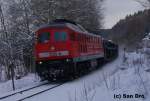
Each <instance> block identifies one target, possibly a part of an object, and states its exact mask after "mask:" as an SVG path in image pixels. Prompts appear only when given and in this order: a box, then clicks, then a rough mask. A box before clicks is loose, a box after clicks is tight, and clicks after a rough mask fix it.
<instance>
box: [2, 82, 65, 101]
mask: <svg viewBox="0 0 150 101" xmlns="http://www.w3.org/2000/svg"><path fill="white" fill-rule="evenodd" d="M61 85H63V84H56V85H49V83H44V84H41V85H38V86H35V87H31V88H28V89H25V90H22V91H18V92H15V93H12V94H9V95H6V96H3V97H0V101H23V100H26V99H28V98H31V97H33V96H36V95H39V94H41V93H44V92H46V91H49V90H52V89H54V88H56V87H58V86H61Z"/></svg>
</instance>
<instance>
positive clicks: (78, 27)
mask: <svg viewBox="0 0 150 101" xmlns="http://www.w3.org/2000/svg"><path fill="white" fill-rule="evenodd" d="M48 27H67V28H70V29H72V30H74V31H77V32H79V33H84V34H87V35H92V36H99V37H100V35H95V34H92V33H89V32H88V31H86V30H85V29H84V28H83V27H82V26H81V25H79V24H73V23H69V22H62V23H55V22H54V23H51V24H46V25H42V26H41V27H40V28H38V30H39V29H43V28H48Z"/></svg>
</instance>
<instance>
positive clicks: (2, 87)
mask: <svg viewBox="0 0 150 101" xmlns="http://www.w3.org/2000/svg"><path fill="white" fill-rule="evenodd" d="M14 82H15V89H16V91H18V90H21V89H25V88H30V87H32V86H36V85H38V84H40V81H39V79H37V77H36V76H35V75H34V74H28V75H27V76H26V77H23V78H22V79H19V80H15V81H14ZM13 92H14V91H13V88H12V81H11V80H9V81H7V82H2V83H0V96H4V95H7V94H10V93H13Z"/></svg>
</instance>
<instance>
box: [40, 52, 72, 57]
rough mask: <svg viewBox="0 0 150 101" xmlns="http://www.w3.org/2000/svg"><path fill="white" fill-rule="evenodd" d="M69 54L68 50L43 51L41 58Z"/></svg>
mask: <svg viewBox="0 0 150 101" xmlns="http://www.w3.org/2000/svg"><path fill="white" fill-rule="evenodd" d="M66 55H69V52H68V51H58V52H43V53H39V57H40V58H46V57H50V56H66Z"/></svg>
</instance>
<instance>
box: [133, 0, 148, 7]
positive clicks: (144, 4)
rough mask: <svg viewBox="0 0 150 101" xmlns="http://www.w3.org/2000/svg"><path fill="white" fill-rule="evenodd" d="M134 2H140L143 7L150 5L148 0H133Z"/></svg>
mask: <svg viewBox="0 0 150 101" xmlns="http://www.w3.org/2000/svg"><path fill="white" fill-rule="evenodd" d="M135 1H136V2H138V3H140V4H141V5H142V6H143V7H145V8H149V7H150V0H144V1H143V0H135Z"/></svg>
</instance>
